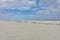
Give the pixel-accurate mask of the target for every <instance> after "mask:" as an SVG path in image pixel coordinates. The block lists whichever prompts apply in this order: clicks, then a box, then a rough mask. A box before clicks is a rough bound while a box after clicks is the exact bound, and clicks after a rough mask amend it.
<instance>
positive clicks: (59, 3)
mask: <svg viewBox="0 0 60 40" xmlns="http://www.w3.org/2000/svg"><path fill="white" fill-rule="evenodd" d="M1 14H4V15H5V16H6V14H7V15H10V16H12V17H13V18H14V17H15V16H16V15H17V16H18V15H20V16H18V17H21V18H24V17H25V16H26V17H27V19H28V17H30V19H34V17H35V18H36V19H38V20H39V19H40V17H42V16H41V15H51V16H52V15H60V0H0V17H2V16H1ZM27 14H28V15H27ZM14 15H15V16H14ZM22 15H25V16H24V17H23V16H22ZM29 15H30V16H29ZM10 16H7V17H9V18H10ZM17 16H16V17H17ZM26 17H25V18H24V19H26ZM47 17H48V16H47ZM51 18H52V17H51Z"/></svg>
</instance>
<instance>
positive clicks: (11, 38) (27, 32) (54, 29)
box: [0, 20, 60, 40]
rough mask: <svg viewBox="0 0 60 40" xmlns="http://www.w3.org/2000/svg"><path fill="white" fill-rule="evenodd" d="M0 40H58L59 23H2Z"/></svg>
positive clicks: (59, 38)
mask: <svg viewBox="0 0 60 40" xmlns="http://www.w3.org/2000/svg"><path fill="white" fill-rule="evenodd" d="M0 40H60V21H2V20H0Z"/></svg>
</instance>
